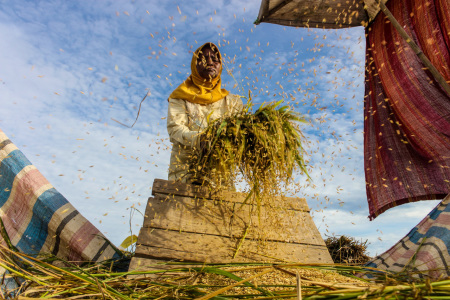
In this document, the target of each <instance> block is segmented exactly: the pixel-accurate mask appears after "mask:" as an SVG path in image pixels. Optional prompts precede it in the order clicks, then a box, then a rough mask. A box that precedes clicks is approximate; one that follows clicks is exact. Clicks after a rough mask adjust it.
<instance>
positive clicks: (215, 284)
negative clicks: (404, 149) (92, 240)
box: [0, 245, 450, 300]
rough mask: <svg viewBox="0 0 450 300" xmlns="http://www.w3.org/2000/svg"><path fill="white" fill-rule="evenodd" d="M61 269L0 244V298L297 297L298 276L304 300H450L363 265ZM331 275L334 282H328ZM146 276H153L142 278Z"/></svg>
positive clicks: (434, 289) (446, 289) (432, 286)
mask: <svg viewBox="0 0 450 300" xmlns="http://www.w3.org/2000/svg"><path fill="white" fill-rule="evenodd" d="M54 259H55V258H53V260H54ZM116 263H117V262H115V264H116ZM59 264H60V265H62V266H55V265H52V264H50V263H49V262H48V259H47V260H40V259H36V258H32V257H29V256H27V255H24V254H21V253H18V252H16V251H13V250H10V249H8V248H6V247H4V246H1V245H0V267H3V268H5V269H7V270H9V271H10V273H9V274H7V275H5V276H4V278H3V282H2V283H4V282H5V280H6V279H8V278H9V279H12V280H14V281H16V282H17V284H18V286H19V287H18V288H17V289H15V290H11V289H9V290H7V289H6V287H5V286H3V287H2V289H1V296H0V297H2V298H5V299H19V300H20V299H22V300H29V299H55V298H56V299H61V298H62V299H124V300H125V299H127V300H128V299H198V298H201V299H205V300H206V299H278V298H296V297H297V295H298V294H297V292H298V287H297V285H296V284H295V281H296V276H298V275H297V274H300V276H299V277H300V278H301V296H302V299H339V300H341V299H449V298H450V296H449V295H450V280H446V279H440V280H436V281H432V280H429V279H415V278H413V277H404V275H405V274H392V273H390V272H385V271H382V270H377V269H371V268H367V267H358V266H345V265H333V266H330V265H304V264H276V265H274V264H261V263H260V264H258V263H247V264H243V263H241V264H229V265H217V264H199V265H198V267H192V265H193V263H189V265H190V266H191V267H189V268H188V267H186V266H185V265H184V264H183V263H167V264H170V265H171V267H172V268H176V269H175V270H174V269H172V270H171V275H169V274H168V273H167V269H163V267H164V265H161V268H162V269H161V270H158V269H157V267H158V266H155V269H154V270H153V271H146V272H139V271H133V272H114V271H112V270H111V267H112V266H113V262H111V261H107V262H103V263H97V264H86V265H85V266H83V267H80V266H76V265H74V264H71V263H68V262H64V261H61V260H59ZM311 270H312V271H315V272H316V273H327V274H328V277H324V278H328V280H326V279H322V280H321V279H319V278H318V277H316V278H312V277H311V275H309V274H312V273H313V272H309V271H311ZM175 271H176V272H175ZM305 272H306V273H305ZM308 272H309V273H308ZM283 274H284V275H283ZM302 274H303V275H302ZM330 274H335V275H334V277H330V276H329V275H330ZM354 274H366V275H369V276H370V277H372V279H371V281H370V282H369V281H368V280H367V279H359V278H356V277H355V276H354ZM128 275H141V277H136V276H128ZM143 275H152V276H151V277H146V278H144V277H142V276H143ZM282 276H287V277H289V276H290V277H291V280H290V283H289V282H288V283H278V282H279V281H278V279H279V278H280V277H282ZM346 278H348V279H351V280H346ZM206 279H207V280H206Z"/></svg>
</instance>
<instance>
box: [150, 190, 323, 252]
mask: <svg viewBox="0 0 450 300" xmlns="http://www.w3.org/2000/svg"><path fill="white" fill-rule="evenodd" d="M256 209H257V208H256V206H253V205H248V204H244V205H242V206H241V205H239V204H236V203H230V202H224V201H219V200H209V199H199V198H197V199H194V198H188V197H179V196H172V197H166V196H164V195H158V194H157V195H156V197H155V198H149V200H148V204H147V207H146V211H145V218H144V224H143V227H149V228H159V229H169V230H175V231H183V232H192V233H205V234H211V235H219V236H224V237H236V238H240V237H242V236H243V234H244V231H245V230H246V228H247V227H248V225H249V224H250V222H251V224H252V225H251V226H250V227H249V230H248V233H247V238H249V239H264V240H271V241H281V242H295V243H304V244H312V245H325V243H324V241H323V239H322V237H321V236H320V233H319V231H318V230H317V228H316V226H315V224H314V222H313V220H312V218H311V216H310V215H309V213H307V212H302V211H296V210H284V209H274V208H270V209H268V208H266V207H261V210H260V215H259V216H258V212H257V211H256ZM142 242H144V243H145V241H142Z"/></svg>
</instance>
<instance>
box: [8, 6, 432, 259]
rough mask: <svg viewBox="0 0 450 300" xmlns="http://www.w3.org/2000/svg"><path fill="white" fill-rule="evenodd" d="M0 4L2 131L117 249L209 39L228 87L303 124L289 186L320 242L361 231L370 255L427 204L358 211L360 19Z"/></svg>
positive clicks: (254, 10) (159, 170) (141, 205)
mask: <svg viewBox="0 0 450 300" xmlns="http://www.w3.org/2000/svg"><path fill="white" fill-rule="evenodd" d="M0 4H1V6H0V37H1V41H2V42H1V43H0V66H1V68H0V103H1V107H2V113H1V115H0V128H1V129H2V130H3V131H4V132H5V133H6V134H7V135H8V136H9V137H10V138H11V140H12V141H13V142H14V143H15V144H16V145H17V146H18V147H19V149H21V150H22V151H23V152H24V153H25V155H26V156H27V157H28V159H30V160H31V162H32V163H33V164H35V165H36V167H37V168H38V169H39V170H40V171H41V172H42V173H43V174H44V176H45V177H46V178H47V179H48V180H49V181H50V182H51V183H52V184H53V185H54V186H55V187H56V189H58V190H59V191H60V192H61V193H62V194H63V195H64V196H65V197H66V198H67V199H68V200H69V201H70V202H71V203H72V204H73V205H74V206H75V207H76V208H77V209H78V210H79V211H80V212H81V213H82V214H83V215H84V216H85V217H86V218H88V219H89V220H90V221H91V222H93V223H94V224H95V225H96V226H97V227H98V228H99V229H100V230H101V231H102V232H104V233H105V235H106V236H107V237H109V238H110V239H111V240H112V241H113V242H114V243H116V244H120V243H121V242H122V240H123V239H124V238H125V237H126V236H128V235H129V234H130V230H132V231H133V233H137V232H138V230H139V227H140V226H141V224H142V216H141V215H140V214H139V213H132V212H133V210H132V207H134V208H137V209H139V210H140V211H142V212H143V211H144V209H145V205H146V203H147V198H148V197H150V196H151V185H152V182H153V180H154V179H155V178H163V179H166V178H167V168H168V162H169V156H170V148H171V144H170V142H169V140H168V135H167V131H166V127H165V125H166V121H165V116H166V113H167V97H168V96H169V95H170V93H171V91H172V90H173V89H174V88H175V87H176V86H178V84H180V83H181V82H182V81H183V80H184V79H185V78H186V77H187V76H188V75H189V73H190V61H191V56H192V51H194V50H195V49H196V48H197V47H198V46H200V45H201V44H203V43H205V42H208V41H211V42H214V43H216V44H217V45H220V50H221V52H222V54H223V56H224V58H225V61H226V64H225V68H226V69H225V70H224V72H223V76H222V78H223V85H224V86H225V87H226V88H227V89H229V90H230V91H231V92H232V93H235V94H240V95H248V91H249V90H251V91H252V97H253V100H254V102H256V103H260V102H263V101H274V100H280V99H285V101H286V102H287V103H289V104H290V105H292V106H293V107H294V108H295V110H297V111H299V112H301V113H303V114H304V115H305V116H306V117H307V118H308V119H309V120H310V124H309V125H304V126H303V127H302V129H303V131H304V133H305V136H306V140H305V143H306V148H307V151H308V160H309V165H310V174H311V177H312V178H313V182H312V183H308V182H306V180H305V177H304V176H298V177H297V178H296V184H297V186H298V187H299V189H300V192H299V193H298V195H299V196H303V197H306V199H307V201H308V203H309V206H310V207H311V209H312V215H313V217H314V221H315V223H316V225H317V227H318V228H319V230H320V231H321V233H322V235H323V236H324V237H326V235H328V236H330V235H332V234H335V235H343V234H345V235H350V236H354V237H356V238H358V239H361V240H366V239H367V240H369V243H370V245H369V250H370V253H371V254H372V255H375V254H377V253H378V254H381V253H382V252H384V251H385V250H387V249H388V248H389V247H390V246H392V245H393V244H394V243H395V242H397V241H398V240H399V239H400V238H402V237H403V236H404V235H405V234H407V233H408V231H409V230H410V229H411V228H412V227H413V226H415V225H416V224H417V223H418V222H419V221H420V220H421V219H422V218H424V217H425V216H426V214H427V213H428V212H429V211H430V210H431V209H432V208H433V207H434V206H435V205H436V204H437V201H427V202H419V203H414V204H407V205H403V206H400V207H396V208H393V209H391V210H389V211H388V212H386V213H384V214H382V215H381V216H379V217H378V218H377V219H375V220H374V221H372V222H369V220H368V218H367V215H368V207H367V201H366V195H365V181H364V173H363V167H364V165H363V135H362V132H363V99H364V56H365V54H364V51H365V42H364V30H363V28H362V27H359V28H353V29H345V30H321V29H305V28H290V27H284V26H279V25H272V24H264V23H262V24H260V25H257V26H255V25H254V24H253V21H254V20H255V19H256V17H257V15H258V11H259V5H260V2H259V1H251V2H249V3H248V1H243V0H231V1H195V0H193V1H100V0H99V1H56V0H55V1H22V0H20V1H19V0H15V1H8V0H0ZM227 71H229V72H230V73H231V74H232V75H233V76H229V75H227V74H226V73H227ZM147 93H149V96H148V97H147V99H146V100H145V101H144V102H143V103H142V108H141V110H140V115H139V119H138V121H137V123H136V125H135V126H134V127H133V128H132V129H130V128H127V127H125V126H122V125H120V124H119V123H118V122H115V121H114V120H117V121H120V122H122V123H125V124H129V125H131V124H132V123H133V122H134V119H135V118H136V115H137V112H138V107H139V103H140V101H141V99H142V98H143V97H144V96H145V95H146V94H147ZM244 101H245V100H244ZM130 216H132V219H131V221H130ZM399 216H400V217H399ZM130 224H131V225H130Z"/></svg>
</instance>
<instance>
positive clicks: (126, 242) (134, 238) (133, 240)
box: [120, 234, 138, 249]
mask: <svg viewBox="0 0 450 300" xmlns="http://www.w3.org/2000/svg"><path fill="white" fill-rule="evenodd" d="M137 239H138V238H137V236H136V235H135V234H133V235H130V236H129V237H127V238H126V239H124V240H123V242H122V244H120V247H122V248H123V249H127V248H128V247H130V246H131V245H133V244H134V243H136V242H137Z"/></svg>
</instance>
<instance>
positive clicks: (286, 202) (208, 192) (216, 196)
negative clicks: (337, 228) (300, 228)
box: [152, 179, 310, 211]
mask: <svg viewBox="0 0 450 300" xmlns="http://www.w3.org/2000/svg"><path fill="white" fill-rule="evenodd" d="M156 194H166V195H171V196H182V197H194V198H205V199H212V200H221V201H228V202H237V203H242V202H244V200H245V198H246V194H244V193H238V192H232V191H225V190H213V189H212V188H210V187H204V186H198V185H193V184H186V183H181V182H174V181H168V180H163V179H155V181H154V182H153V187H152V195H156ZM263 202H264V200H263ZM270 203H278V204H280V206H282V207H283V208H286V209H295V210H300V211H310V209H309V206H308V203H307V202H306V199H305V198H298V197H282V198H281V197H279V198H278V199H276V200H273V201H270Z"/></svg>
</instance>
